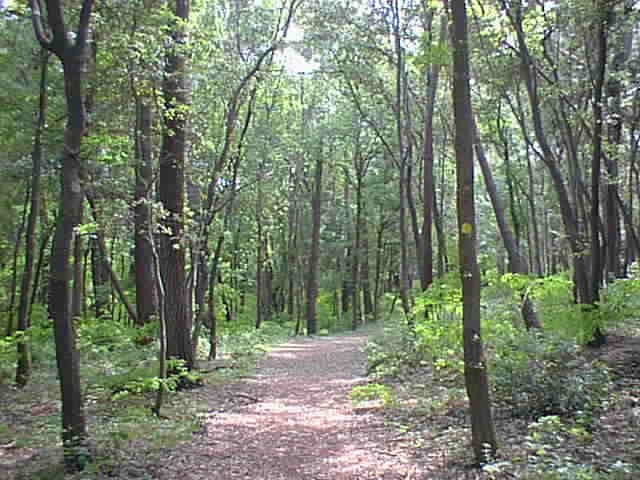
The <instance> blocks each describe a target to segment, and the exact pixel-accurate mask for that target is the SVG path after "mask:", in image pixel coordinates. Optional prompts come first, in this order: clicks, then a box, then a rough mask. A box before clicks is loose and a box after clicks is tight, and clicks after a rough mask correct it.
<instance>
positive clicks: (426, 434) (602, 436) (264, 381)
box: [0, 327, 640, 480]
mask: <svg viewBox="0 0 640 480" xmlns="http://www.w3.org/2000/svg"><path fill="white" fill-rule="evenodd" d="M377 331H378V327H373V328H372V329H371V328H370V329H365V330H363V331H360V332H356V333H351V334H344V335H336V336H328V337H314V338H306V337H298V338H295V339H290V340H289V341H287V342H286V343H283V344H280V345H279V346H277V347H275V348H273V349H271V350H270V351H269V353H268V354H267V355H266V356H264V357H262V358H261V359H260V360H259V361H258V363H257V365H256V368H255V369H252V370H250V371H248V372H247V373H246V374H243V375H240V376H238V375H235V376H231V377H229V378H228V379H226V380H222V381H209V382H207V384H206V385H205V386H204V387H203V388H198V389H195V390H189V391H184V392H179V393H178V394H175V395H173V396H172V397H171V399H170V403H169V404H168V405H167V408H166V409H165V415H167V416H172V417H173V419H168V420H152V421H151V420H149V421H147V423H148V425H146V426H145V424H140V423H135V424H132V425H135V427H133V428H135V429H141V428H145V429H148V432H145V433H143V432H142V431H140V432H138V433H140V434H141V435H139V436H138V437H137V439H136V440H135V441H131V440H130V439H127V438H125V436H123V434H122V432H123V431H125V432H126V430H123V429H120V430H117V429H115V427H113V428H114V430H113V431H112V443H111V444H110V445H109V447H108V448H107V447H106V446H105V445H98V448H99V449H101V452H100V458H99V459H98V463H97V464H95V465H94V467H93V469H92V471H90V472H85V473H83V474H80V475H78V476H76V477H73V479H74V480H76V479H92V480H93V479H98V478H99V479H107V478H110V479H114V478H116V479H121V480H124V479H141V480H176V479H179V480H206V479H210V480H235V479H253V480H276V479H283V480H369V479H380V480H385V479H387V480H396V479H397V480H418V479H434V480H452V479H456V480H463V479H468V480H471V479H503V478H504V479H507V478H523V479H524V478H527V479H534V478H538V479H539V478H542V477H541V476H539V473H537V474H534V475H533V476H531V473H529V470H528V469H529V468H530V467H531V465H532V461H539V462H542V463H543V464H539V465H538V466H539V467H540V468H542V467H544V466H545V465H546V463H549V462H550V463H553V464H559V465H565V464H566V465H574V466H581V465H588V468H589V469H591V468H593V469H594V470H593V471H600V472H603V471H609V470H610V468H611V465H612V464H614V463H615V464H623V465H626V464H636V463H638V464H640V457H639V454H638V450H637V447H636V446H637V443H636V442H637V436H638V433H639V432H640V428H638V425H639V423H638V422H639V419H640V417H638V414H639V412H640V409H639V408H638V407H639V404H638V401H639V400H640V362H639V360H640V357H638V354H639V352H640V340H639V339H638V338H626V337H615V336H613V337H612V338H611V340H610V343H609V344H608V345H607V347H605V348H604V349H602V350H600V351H597V352H596V351H591V352H589V351H587V352H586V354H585V355H584V357H583V358H584V359H585V361H586V362H589V361H592V360H597V359H599V360H601V361H605V362H606V363H607V364H609V365H610V368H611V369H612V373H613V374H614V377H616V378H617V379H616V380H615V381H614V382H613V390H612V391H611V392H610V394H611V397H610V398H611V399H614V400H615V402H614V403H615V404H613V403H612V404H611V406H609V407H608V408H607V409H606V410H605V411H603V412H601V414H600V415H599V416H598V418H597V420H596V422H595V428H594V429H593V431H589V432H586V431H583V430H580V431H578V432H577V433H576V432H574V430H572V429H569V428H568V427H567V428H565V429H564V430H563V429H562V428H563V427H562V424H561V423H560V424H555V423H554V424H552V425H549V427H550V428H552V429H553V432H550V433H552V434H553V435H552V437H551V439H546V438H542V439H541V440H540V442H541V445H542V446H540V445H536V444H535V442H534V444H533V445H532V444H531V441H530V440H531V436H530V434H531V425H530V422H528V421H526V420H525V419H519V418H515V417H513V416H511V415H510V414H509V412H508V411H507V410H505V409H503V408H501V407H500V406H496V409H495V420H496V429H497V431H498V436H499V438H500V441H501V445H500V455H501V458H503V459H507V461H506V462H501V461H500V459H497V460H496V465H495V468H494V469H493V470H491V469H489V470H487V471H484V472H482V471H479V470H477V469H475V468H471V463H472V460H473V459H472V457H471V453H470V449H469V436H470V432H469V422H468V418H467V415H466V410H467V407H466V398H465V397H466V396H465V393H464V389H463V388H461V386H460V385H459V384H450V385H447V383H446V382H444V383H443V382H442V379H435V378H434V375H433V372H432V371H431V369H430V367H429V366H428V365H424V366H423V368H422V367H418V368H412V369H411V370H410V371H407V372H406V373H405V374H400V375H397V376H395V377H392V378H387V379H377V380H376V379H375V378H371V377H370V378H367V376H366V368H367V358H366V354H365V352H364V347H365V345H366V343H367V339H368V336H369V335H371V334H376V333H377ZM586 365H588V364H587V363H585V366H586ZM373 381H380V382H382V383H383V384H384V385H385V386H388V387H389V388H391V389H392V391H393V401H392V402H391V404H390V405H384V402H380V401H369V402H364V403H361V404H356V405H354V403H353V402H352V398H351V394H352V389H353V388H354V387H356V386H364V385H367V384H370V383H371V382H373ZM373 385H378V384H373ZM4 400H5V401H7V400H9V398H4ZM612 401H613V400H612ZM3 403H4V402H3ZM41 405H44V406H47V405H49V406H50V407H51V408H49V410H50V411H48V415H49V416H48V417H46V418H48V419H49V420H48V421H47V423H48V424H49V425H51V423H52V422H53V423H57V421H58V420H57V416H58V415H59V413H58V408H57V407H56V406H57V404H56V403H51V402H43V403H41ZM30 408H31V412H30V413H31V417H29V415H28V414H26V415H20V412H21V410H20V407H19V405H17V406H15V407H14V408H13V412H14V414H13V419H14V420H13V421H15V422H16V424H15V425H16V426H18V422H22V423H24V422H29V421H33V420H34V419H37V418H38V417H39V415H40V413H39V411H34V410H33V406H31V407H30ZM92 408H97V410H96V412H95V413H93V416H94V417H95V416H99V415H98V414H99V413H100V412H101V411H102V412H103V409H104V406H101V407H99V408H98V407H92V406H91V405H89V410H91V409H92ZM114 408H115V407H114ZM120 408H121V407H120ZM132 411H134V410H132ZM23 413H26V411H25V412H23ZM180 414H181V415H182V417H180V416H179V415H180ZM102 415H103V416H104V419H103V422H104V423H105V424H109V425H112V424H113V423H114V421H113V420H109V417H108V415H107V413H106V412H103V413H102ZM29 418H31V420H29ZM90 418H91V417H90ZM119 418H120V419H121V420H119V421H120V422H121V423H122V417H119ZM176 418H177V419H178V420H177V422H178V423H179V422H180V421H182V422H184V423H185V424H186V423H188V422H191V425H190V426H187V427H185V431H184V432H182V433H181V435H182V436H181V437H180V438H178V437H177V435H178V433H176V432H174V430H176V425H177V424H178V423H176ZM561 421H562V420H561ZM115 423H117V422H115ZM121 426H122V425H121ZM542 427H545V426H544V425H543V426H542ZM110 428H111V427H110ZM53 430H54V433H55V434H56V435H57V433H56V432H55V430H56V429H55V428H53ZM165 430H168V431H165ZM94 431H95V428H94ZM185 432H186V434H185ZM540 432H541V434H545V432H544V429H543V430H540ZM172 433H175V435H176V439H175V441H174V442H169V443H166V444H165V443H162V442H160V441H159V440H158V438H167V435H169V436H170V435H171V434H172ZM183 434H184V435H183ZM163 435H164V437H163ZM121 436H122V443H121V444H120V445H119V444H118V442H117V441H116V440H119V439H120V437H121ZM543 436H544V435H543ZM154 441H155V442H156V445H155V447H154V448H150V444H151V443H153V442H154ZM114 442H115V443H114ZM42 443H43V444H45V443H46V441H43V442H42ZM532 448H533V449H534V450H536V451H535V452H532V450H531V449H532ZM544 448H546V449H547V450H549V449H552V451H551V452H550V454H545V455H546V456H544V457H540V450H541V449H544ZM20 456H23V458H22V459H19V458H17V457H20ZM59 458H60V449H59V446H57V447H55V446H52V445H51V444H49V446H48V447H47V446H43V445H41V446H40V447H38V448H37V449H36V448H22V447H21V445H17V446H16V445H15V442H14V444H6V445H0V479H2V480H4V479H5V478H9V479H19V480H27V479H29V480H35V479H38V480H40V479H45V478H46V479H47V480H53V479H58V478H62V476H61V474H60V473H59V472H60V470H59V464H60V462H59ZM536 459H537V460H536ZM54 464H55V465H57V467H55V468H53V469H52V467H51V465H54ZM3 468H4V470H3ZM56 468H57V470H56ZM576 468H578V467H576ZM580 468H582V467H580ZM537 471H538V472H540V470H537ZM3 472H4V473H3ZM634 475H635V474H631V475H630V476H627V475H621V476H619V477H618V476H616V477H615V478H620V479H622V478H624V479H627V478H629V479H631V478H636V477H635V476H634ZM544 478H547V477H544ZM549 478H552V477H549ZM553 478H556V477H553ZM557 478H560V477H557ZM562 478H565V477H562ZM567 478H578V477H576V476H572V475H570V476H569V477H567ZM580 478H596V477H595V476H593V477H592V476H589V477H587V476H585V477H580ZM598 478H600V477H598ZM602 478H605V477H602ZM606 478H614V477H606Z"/></svg>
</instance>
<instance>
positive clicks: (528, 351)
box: [491, 332, 609, 423]
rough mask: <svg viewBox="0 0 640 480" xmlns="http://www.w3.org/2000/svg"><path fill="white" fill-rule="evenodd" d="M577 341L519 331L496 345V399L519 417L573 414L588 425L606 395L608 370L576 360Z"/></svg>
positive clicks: (493, 365)
mask: <svg viewBox="0 0 640 480" xmlns="http://www.w3.org/2000/svg"><path fill="white" fill-rule="evenodd" d="M577 353H578V347H577V345H576V344H575V343H574V342H566V341H558V340H556V341H553V340H549V339H547V338H546V337H544V336H543V335H542V334H540V333H538V332H520V333H519V334H518V335H515V336H514V337H512V338H511V339H509V340H508V341H507V342H505V343H503V344H500V345H498V346H497V348H496V349H495V357H494V360H493V362H492V368H491V379H492V382H493V387H494V390H495V392H496V398H497V399H498V400H500V401H502V402H505V403H506V404H507V405H508V406H509V407H510V408H511V409H512V411H513V413H514V415H516V416H523V417H528V418H536V417H539V416H543V415H552V414H555V415H575V416H579V417H583V418H584V421H585V422H587V423H590V419H591V415H592V414H593V411H594V410H595V409H596V408H597V407H598V406H599V405H600V403H601V402H602V400H603V399H604V398H605V397H606V395H607V393H608V387H609V374H608V370H607V368H606V367H605V366H604V365H603V364H601V363H597V362H596V363H592V364H591V365H589V366H588V368H585V367H584V366H580V368H577V367H578V366H579V363H578V360H577V358H578V357H577Z"/></svg>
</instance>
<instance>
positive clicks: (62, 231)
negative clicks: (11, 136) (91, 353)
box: [29, 0, 93, 471]
mask: <svg viewBox="0 0 640 480" xmlns="http://www.w3.org/2000/svg"><path fill="white" fill-rule="evenodd" d="M29 6H30V8H31V13H32V21H33V27H34V31H35V34H36V38H37V39H38V41H39V42H40V44H41V45H42V47H43V48H45V49H47V50H49V51H51V52H53V53H54V54H55V55H56V56H57V57H58V58H59V59H60V61H61V62H62V66H63V72H64V90H65V99H66V106H67V124H66V126H65V133H64V148H63V152H62V156H61V163H62V168H61V172H60V177H61V190H60V203H59V213H58V216H57V219H56V230H55V234H54V239H53V245H52V247H51V259H50V263H51V268H50V274H49V288H48V295H49V316H50V317H51V319H52V320H53V325H54V336H55V344H56V361H57V366H58V376H59V378H60V390H61V397H62V443H63V447H64V459H65V466H66V469H67V470H68V471H77V470H82V469H83V468H84V467H85V465H86V463H87V461H88V460H89V459H90V452H89V450H88V439H87V428H86V422H85V414H84V402H83V399H82V386H81V384H80V362H79V358H78V351H77V349H76V344H75V340H76V339H75V332H74V328H73V318H72V316H71V310H70V308H71V289H70V287H69V284H70V281H71V279H72V269H71V265H70V257H71V254H72V246H73V241H74V234H75V232H76V230H77V227H78V225H79V222H80V216H81V212H82V199H83V193H82V184H81V181H80V169H81V160H80V144H81V142H82V137H83V136H84V134H85V130H86V112H85V105H84V95H83V89H82V87H83V85H82V84H83V82H82V77H83V71H84V68H85V65H86V58H87V55H86V49H87V43H88V36H89V22H90V19H91V12H92V10H93V0H84V1H83V2H82V7H81V10H80V15H79V18H80V19H79V22H78V28H77V31H76V35H75V37H73V38H72V37H70V36H68V35H67V31H68V28H67V25H65V21H64V8H63V6H62V3H61V2H60V1H59V0H50V1H47V16H46V17H47V23H48V28H45V26H44V25H43V22H42V15H41V12H40V2H39V1H37V0H30V1H29Z"/></svg>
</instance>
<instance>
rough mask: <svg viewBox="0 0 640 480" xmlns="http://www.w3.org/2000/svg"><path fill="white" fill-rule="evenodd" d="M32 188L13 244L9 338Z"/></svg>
mask: <svg viewBox="0 0 640 480" xmlns="http://www.w3.org/2000/svg"><path fill="white" fill-rule="evenodd" d="M30 197H31V195H30V188H27V191H26V193H25V195H24V205H23V207H22V216H21V217H20V223H19V224H18V229H17V231H16V239H15V242H14V244H13V265H12V266H11V289H10V290H11V298H10V300H9V311H8V313H7V332H6V335H7V337H10V336H11V335H13V331H14V327H15V324H14V322H13V313H14V310H15V305H16V296H17V293H18V259H19V258H20V250H21V249H22V237H23V233H24V229H25V227H26V226H27V211H28V207H29V199H30Z"/></svg>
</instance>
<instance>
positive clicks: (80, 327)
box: [0, 0, 640, 479]
mask: <svg viewBox="0 0 640 480" xmlns="http://www.w3.org/2000/svg"><path fill="white" fill-rule="evenodd" d="M449 3H451V4H449ZM639 20H640V6H639V4H638V2H637V1H635V0H619V1H614V0H560V1H535V0H533V1H529V2H511V1H502V0H473V1H471V2H468V3H467V4H466V6H465V2H464V1H461V0H451V2H448V1H447V0H444V1H443V2H436V1H413V0H390V1H387V0H384V1H383V0H370V1H364V0H362V1H341V0H313V1H311V0H274V1H270V0H263V1H258V0H256V1H253V0H233V1H224V0H220V1H219V0H211V1H204V0H200V1H196V2H189V1H188V0H175V1H173V0H172V1H169V2H166V1H161V0H142V1H118V0H104V1H97V2H95V5H94V2H93V1H92V0H84V1H60V0H46V1H41V0H31V1H30V2H28V5H27V4H26V3H24V2H16V1H13V2H12V1H9V2H7V1H5V2H0V23H1V25H0V87H1V88H0V105H1V107H2V108H0V110H1V111H0V168H1V171H2V178H1V179H0V182H1V188H0V327H2V329H3V333H4V338H3V339H0V357H1V359H2V361H1V362H0V363H1V365H0V374H1V375H2V380H3V382H5V383H6V384H7V385H9V384H15V385H16V386H18V387H21V388H23V390H17V389H11V392H12V393H11V394H9V393H7V392H8V391H7V392H5V394H6V395H7V396H6V398H5V400H6V401H7V402H9V401H11V402H13V401H19V400H18V399H19V398H27V397H29V398H35V397H34V396H36V395H41V394H42V391H41V389H38V390H29V388H34V387H33V385H32V384H33V383H34V381H35V383H36V384H38V385H40V386H42V385H49V386H51V385H53V384H54V383H55V378H54V376H55V373H56V367H57V372H58V378H59V380H60V385H61V392H62V397H61V400H62V411H61V413H62V426H63V428H62V430H60V429H59V427H56V428H54V429H53V433H54V434H55V435H60V434H61V435H62V439H63V442H64V445H65V461H66V467H67V469H68V470H78V469H79V470H82V469H83V468H84V467H85V466H86V464H87V462H88V461H89V460H90V459H91V457H92V456H94V453H95V452H94V447H93V443H96V444H98V447H97V448H98V451H99V450H100V443H102V444H103V445H104V444H106V443H108V442H109V440H105V439H103V438H102V437H100V433H99V432H100V431H101V430H100V428H98V427H94V429H93V430H95V431H96V432H98V433H96V434H95V437H97V438H98V440H97V441H95V442H94V440H95V438H92V436H91V435H89V433H88V432H87V422H90V423H91V422H93V421H94V420H93V419H92V418H93V417H92V414H91V411H92V410H91V409H92V408H93V407H91V408H89V414H87V408H85V407H86V405H85V403H86V399H87V397H88V398H89V399H91V401H92V402H96V401H98V402H104V401H109V399H111V400H112V399H113V398H114V396H115V398H117V399H124V400H122V401H125V402H133V404H137V403H136V402H138V403H139V402H143V403H145V402H146V403H145V404H146V405H147V406H150V405H151V404H153V406H152V408H151V410H153V411H154V412H155V414H156V415H160V414H161V409H162V408H163V405H164V404H165V400H166V398H165V397H166V395H167V394H169V393H170V392H173V391H175V390H176V389H180V388H186V387H189V386H194V385H197V384H199V383H201V382H202V381H203V377H202V375H200V374H199V373H198V360H199V359H200V360H206V359H207V358H208V360H209V361H211V360H213V359H214V358H216V356H221V357H222V358H229V356H230V355H231V354H233V355H236V354H237V355H240V353H242V354H252V353H254V352H255V351H256V350H259V349H260V345H261V344H263V343H270V342H275V341H277V339H281V338H283V337H282V335H285V336H286V335H288V334H305V333H306V334H308V335H317V334H320V335H326V334H328V333H329V332H334V331H340V330H348V329H356V328H358V327H360V326H362V325H364V324H366V323H370V322H384V325H385V327H384V330H381V333H380V334H379V335H378V336H377V337H375V338H372V340H371V342H370V346H369V359H370V368H369V370H370V373H371V374H372V375H377V378H378V380H375V378H374V380H372V382H373V381H375V382H378V381H380V382H381V383H371V384H370V386H369V387H368V390H367V389H366V388H365V390H364V391H363V392H362V391H361V392H360V394H363V395H364V396H365V397H367V396H368V395H371V396H373V397H376V396H379V397H380V396H381V397H382V398H384V399H387V400H388V399H389V397H388V394H389V389H392V387H390V386H388V385H387V383H389V382H390V385H393V380H388V379H393V378H396V379H397V378H398V377H397V376H398V375H399V373H400V372H405V373H407V372H410V373H411V375H413V376H415V375H417V374H419V373H420V372H422V371H423V369H425V368H427V369H428V370H429V372H430V373H429V375H430V376H435V377H434V378H435V379H433V381H434V382H436V383H437V382H444V383H442V384H444V385H449V387H450V388H451V392H455V391H457V392H458V393H459V392H461V391H462V392H464V391H466V394H467V395H468V397H469V401H470V402H469V405H470V407H471V408H470V419H471V426H472V429H471V430H472V435H471V438H472V440H471V445H472V447H473V448H472V450H473V452H474V455H475V459H476V460H477V462H478V464H479V465H485V467H486V466H487V465H489V466H491V468H493V469H494V470H491V468H485V474H486V475H500V473H501V471H502V470H505V471H507V470H509V468H510V467H509V466H504V465H503V464H501V463H500V462H498V461H497V460H496V459H500V458H503V459H504V458H505V457H508V458H507V462H506V463H508V464H509V465H511V464H510V463H509V462H514V463H517V461H516V460H514V456H510V457H509V455H505V456H503V457H500V456H499V455H500V450H497V445H498V443H497V442H496V433H495V428H494V425H493V421H492V418H491V417H492V416H491V406H490V397H494V398H495V403H496V405H497V406H496V408H497V409H498V411H499V412H502V411H503V410H504V411H508V412H510V413H509V415H513V418H525V419H527V422H533V423H532V424H533V425H534V427H533V428H534V430H535V429H536V428H537V429H538V430H536V432H537V433H539V435H538V436H537V437H535V435H534V437H535V438H534V440H531V442H533V443H534V444H535V442H536V441H539V442H542V443H543V446H542V447H539V448H538V450H536V449H535V448H534V451H536V452H537V453H536V455H537V457H536V455H534V458H535V459H537V460H534V461H531V460H529V464H528V465H529V466H528V467H527V468H529V469H532V470H531V471H532V472H533V473H531V475H533V476H531V477H527V478H549V479H552V478H553V479H555V478H635V477H632V475H634V474H635V475H640V473H638V471H639V470H638V464H639V463H640V459H639V458H638V454H637V452H635V453H634V452H633V451H631V450H629V451H627V450H624V449H623V450H620V448H619V444H617V443H616V442H613V443H611V444H608V443H607V444H604V443H603V444H599V445H597V446H598V447H600V448H602V449H603V452H604V456H605V457H608V458H606V460H602V461H600V460H599V461H598V462H594V464H593V465H592V464H591V462H587V461H586V460H585V458H586V457H583V458H581V459H574V460H571V461H569V460H566V458H565V459H564V460H563V459H561V455H560V454H558V456H557V458H556V457H553V458H552V459H551V460H550V459H549V458H550V457H549V456H545V454H544V451H543V453H540V449H542V450H544V448H546V449H547V450H549V449H553V448H555V447H558V445H555V444H553V441H552V440H549V439H544V440H540V439H541V438H542V437H543V436H544V435H548V434H550V432H551V433H553V435H555V437H554V438H555V439H556V440H557V439H558V438H560V437H562V438H565V437H566V438H569V439H571V440H572V441H576V439H577V441H579V442H582V441H585V442H586V443H588V442H594V441H595V440H594V438H596V436H597V431H598V428H599V427H600V426H601V422H600V420H598V419H600V418H601V417H600V416H599V415H601V414H602V412H604V411H606V410H607V408H609V409H614V410H615V409H616V408H619V409H621V410H620V411H624V414H623V415H626V417H624V418H626V419H627V420H628V421H627V422H626V425H627V427H630V426H633V425H636V426H637V425H638V423H634V422H640V411H639V410H638V403H637V402H638V397H640V390H639V387H638V385H639V381H638V379H639V378H640V373H639V370H638V364H639V363H640V361H639V357H638V355H639V353H638V348H637V343H633V342H634V341H635V340H634V336H636V335H637V332H638V325H637V320H636V318H635V316H637V308H638V306H639V300H638V298H639V294H640V277H638V275H640V273H639V272H638V269H637V263H636V260H637V258H638V254H639V253H640V240H639V238H640V237H639V235H640V234H639V233H638V226H639V225H640V165H639V163H640V158H639V155H638V152H639V149H640V75H639V72H640V48H638V44H639V42H640V28H639V25H640V22H639ZM474 164H475V167H474ZM474 170H475V175H474ZM481 318H482V325H483V330H482V332H481V329H480V321H481ZM256 330H257V332H256ZM54 340H55V341H54ZM483 341H484V344H485V345H484V347H485V349H484V350H486V352H483ZM256 345H257V347H256ZM612 345H614V346H616V348H617V350H616V349H612V348H611V346H612ZM629 345H631V347H630V346H629ZM598 349H600V350H598ZM607 349H609V350H607ZM598 351H600V352H604V353H603V355H600V354H599V353H598ZM612 352H613V353H612ZM220 354H222V355H220ZM233 355H231V356H233ZM600 356H603V357H604V360H603V358H600V359H599V360H598V358H599V357H600ZM610 357H611V358H614V360H612V361H609V362H608V361H607V359H608V360H611V358H610ZM56 359H57V361H56ZM56 362H57V363H56ZM205 363H206V362H205ZM207 364H208V365H211V363H210V362H209V363H207ZM411 375H410V376H411ZM87 379H88V380H87ZM385 379H387V380H385ZM465 381H466V389H462V386H463V385H464V384H465V383H464V382H465ZM385 382H387V383H385ZM620 382H622V383H620ZM87 384H88V385H90V386H89V387H85V386H84V385H87ZM87 388H88V390H87ZM434 388H435V387H434ZM456 388H457V389H458V390H456ZM47 391H48V390H47ZM20 392H22V393H20ZM3 395H4V394H3ZM20 395H22V397H21V396H20ZM145 395H146V397H145ZM456 395H458V394H454V393H451V398H454V397H455V399H456V400H457V399H458V397H457V396H456ZM356 396H357V395H356ZM425 396H426V397H429V394H428V393H427V394H425ZM125 397H126V398H125ZM134 397H135V398H134ZM151 397H153V398H151ZM462 397H465V395H462ZM451 398H450V399H449V400H451ZM9 399H12V400H9ZM96 399H97V400H96ZM449 400H447V401H444V403H443V405H442V408H443V409H446V408H448V407H447V405H448V403H447V402H448V401H449ZM616 402H617V403H616ZM389 403H393V402H389ZM170 404H171V401H170ZM465 405H466V404H465ZM12 408H13V407H12V405H10V404H8V403H3V405H2V409H6V410H7V412H10V411H11V409H12ZM434 408H435V407H434ZM174 413H176V412H174ZM56 414H57V413H56ZM114 415H115V413H114ZM4 418H5V420H7V419H8V418H10V416H8V415H6V414H5V415H4ZM501 418H502V417H501ZM140 421H143V420H140ZM145 421H146V420H145ZM563 422H564V423H563ZM7 423H10V422H9V420H7ZM100 425H102V426H103V427H104V424H100ZM2 429H5V430H6V431H3V430H2ZM2 429H0V435H3V436H7V438H9V437H10V436H11V435H10V431H11V427H9V426H7V427H2ZM500 429H501V427H499V430H500ZM572 429H573V430H572ZM576 429H577V430H576ZM50 430H51V429H50ZM525 430H526V428H525ZM21 432H22V433H21V434H22V435H24V437H25V438H27V437H28V436H29V435H33V431H32V430H29V429H25V430H24V431H23V430H21ZM576 432H578V433H576ZM498 434H499V435H498V436H500V432H498ZM572 435H573V436H572ZM621 437H624V435H621ZM47 438H48V437H47ZM108 438H111V437H108ZM545 438H546V437H545ZM25 441H26V440H25ZM111 441H113V438H111ZM545 442H547V443H545ZM549 442H550V444H552V445H551V446H549ZM560 443H562V442H560ZM554 445H555V446H554ZM558 448H559V447H558ZM609 449H612V450H609ZM611 451H613V452H614V453H613V454H612V453H611ZM496 455H498V457H496ZM587 456H588V455H587ZM572 462H573V463H572ZM525 463H526V462H525ZM500 465H502V466H500ZM616 465H617V466H616ZM562 468H564V469H565V470H562ZM571 468H573V469H574V470H571ZM501 469H502V470H501ZM536 469H537V470H536ZM567 469H568V470H567ZM567 472H568V473H567ZM576 472H578V473H579V474H580V475H585V476H583V477H578V476H576V475H578V473H576ZM634 472H635V473H634ZM543 474H544V475H548V476H544V477H543V476H541V475H543ZM627 474H628V475H631V476H629V477H625V476H624V475H627ZM523 475H524V474H523ZM536 475H540V476H536ZM554 475H555V476H554ZM562 475H566V477H565V476H562ZM587 475H591V476H587ZM598 475H602V476H598ZM616 475H620V476H616ZM487 478H491V477H487ZM522 478H525V477H522Z"/></svg>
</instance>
